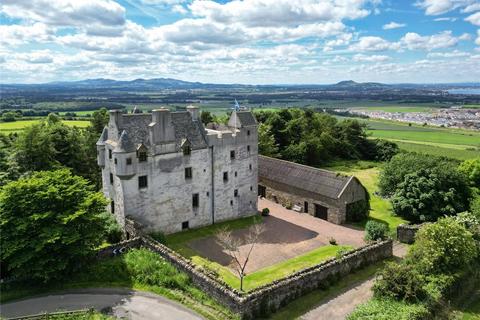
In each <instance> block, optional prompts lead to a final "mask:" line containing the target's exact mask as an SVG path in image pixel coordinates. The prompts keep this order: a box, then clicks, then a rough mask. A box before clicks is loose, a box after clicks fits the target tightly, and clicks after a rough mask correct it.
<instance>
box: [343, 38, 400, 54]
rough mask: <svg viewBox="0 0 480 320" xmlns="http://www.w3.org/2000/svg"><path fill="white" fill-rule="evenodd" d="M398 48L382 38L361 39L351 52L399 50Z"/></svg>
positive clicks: (352, 47)
mask: <svg viewBox="0 0 480 320" xmlns="http://www.w3.org/2000/svg"><path fill="white" fill-rule="evenodd" d="M397 48H398V46H397V45H396V44H394V43H391V42H389V41H387V40H385V39H383V38H380V37H372V36H368V37H361V38H360V39H359V41H358V42H357V43H355V44H353V45H351V46H350V48H349V50H351V51H359V52H364V51H386V50H390V49H397Z"/></svg>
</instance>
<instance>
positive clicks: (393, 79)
mask: <svg viewBox="0 0 480 320" xmlns="http://www.w3.org/2000/svg"><path fill="white" fill-rule="evenodd" d="M91 78H109V79H116V80H133V79H137V78H175V79H180V80H185V81H201V82H207V83H244V84H307V83H308V84H325V83H335V82H338V81H342V80H354V81H358V82H366V81H375V82H384V83H406V82H408V83H448V82H470V81H476V82H480V0H415V1H409V0H233V1H211V0H193V1H192V0H117V1H113V0H2V1H0V82H2V83H44V82H50V81H74V80H81V79H91Z"/></svg>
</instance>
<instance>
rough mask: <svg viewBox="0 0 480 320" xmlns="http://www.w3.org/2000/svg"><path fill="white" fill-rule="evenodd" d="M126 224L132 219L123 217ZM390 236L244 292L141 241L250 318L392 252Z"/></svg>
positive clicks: (160, 246)
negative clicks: (387, 238) (388, 238)
mask: <svg viewBox="0 0 480 320" xmlns="http://www.w3.org/2000/svg"><path fill="white" fill-rule="evenodd" d="M126 222H127V224H130V223H132V222H131V221H130V220H128V219H127V220H126ZM392 243H393V242H392V240H385V241H382V242H375V243H372V244H368V245H366V246H363V247H361V248H358V249H355V250H352V251H349V252H347V253H346V254H345V255H344V256H342V257H341V258H339V259H337V258H332V259H330V260H327V261H325V262H322V263H320V264H318V265H315V266H312V267H309V268H306V269H304V270H301V271H298V272H296V273H293V274H291V275H289V276H287V277H285V278H282V279H279V280H276V281H273V282H271V283H269V284H267V285H265V286H262V287H258V288H256V289H254V290H252V291H250V292H247V293H244V292H240V291H238V290H236V289H233V288H231V287H229V286H228V285H227V284H225V283H223V282H222V281H221V280H219V279H218V278H215V277H214V276H211V275H210V274H208V273H206V272H204V271H203V270H202V269H201V268H199V267H198V266H196V265H194V264H193V263H192V262H191V261H189V260H188V259H186V258H184V257H183V256H181V255H179V254H178V253H176V252H175V251H173V250H172V249H170V248H168V247H167V246H165V245H163V244H161V243H159V242H157V241H155V240H154V239H153V238H151V237H150V236H148V235H141V245H142V246H144V247H146V248H148V249H150V250H152V251H154V252H156V253H158V254H160V255H161V256H162V257H163V258H164V259H165V260H167V261H169V262H170V263H172V264H173V265H174V266H175V267H176V268H178V269H179V270H180V271H183V272H185V273H187V274H188V275H189V276H190V278H191V280H192V282H193V283H194V284H195V285H196V286H198V287H199V288H201V289H202V290H203V291H205V292H207V293H208V294H209V295H211V296H212V297H214V298H215V299H216V300H218V301H219V302H220V303H221V304H223V305H224V306H226V307H228V308H229V309H230V310H232V311H233V312H235V313H238V314H240V315H241V317H242V319H252V318H256V317H258V316H260V315H265V314H268V313H271V312H275V311H277V310H278V309H279V308H281V307H282V306H284V305H286V304H287V303H288V302H290V301H292V300H295V299H297V298H299V297H300V296H302V295H304V294H306V293H308V292H311V291H313V290H315V289H319V288H327V287H329V286H330V285H331V284H332V283H333V282H335V281H337V280H339V279H340V278H341V277H344V276H346V275H348V274H350V273H351V272H354V271H355V270H358V269H361V268H363V267H366V266H368V265H370V264H373V263H375V262H377V261H381V260H383V259H385V258H389V257H391V256H392V255H393V248H392Z"/></svg>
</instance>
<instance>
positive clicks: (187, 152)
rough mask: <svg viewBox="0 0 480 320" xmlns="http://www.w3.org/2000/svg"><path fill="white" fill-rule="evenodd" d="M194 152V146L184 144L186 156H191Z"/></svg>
mask: <svg viewBox="0 0 480 320" xmlns="http://www.w3.org/2000/svg"><path fill="white" fill-rule="evenodd" d="M191 153H192V148H190V146H184V147H183V155H184V156H189V155H190V154H191Z"/></svg>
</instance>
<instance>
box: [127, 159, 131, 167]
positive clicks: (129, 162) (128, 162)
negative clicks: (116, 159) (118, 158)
mask: <svg viewBox="0 0 480 320" xmlns="http://www.w3.org/2000/svg"><path fill="white" fill-rule="evenodd" d="M131 164H132V158H127V166H128V165H131Z"/></svg>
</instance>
